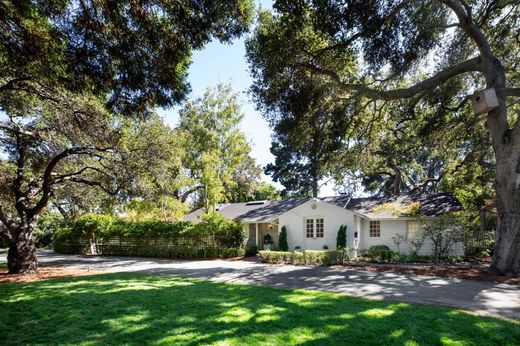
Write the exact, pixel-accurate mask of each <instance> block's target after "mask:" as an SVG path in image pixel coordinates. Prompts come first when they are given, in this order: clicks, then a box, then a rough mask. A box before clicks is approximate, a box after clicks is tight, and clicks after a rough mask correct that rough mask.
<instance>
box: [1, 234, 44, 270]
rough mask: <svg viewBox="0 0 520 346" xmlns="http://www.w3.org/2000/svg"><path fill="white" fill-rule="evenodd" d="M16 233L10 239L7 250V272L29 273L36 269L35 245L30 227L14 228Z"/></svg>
mask: <svg viewBox="0 0 520 346" xmlns="http://www.w3.org/2000/svg"><path fill="white" fill-rule="evenodd" d="M15 233H16V234H17V235H18V236H17V237H16V239H13V240H11V242H10V244H9V251H8V252H7V267H8V269H9V274H29V273H36V271H37V270H38V260H37V259H36V245H34V242H33V240H32V239H31V235H32V228H31V227H30V226H27V227H24V228H20V229H17V230H15Z"/></svg>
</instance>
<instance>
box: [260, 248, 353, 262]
mask: <svg viewBox="0 0 520 346" xmlns="http://www.w3.org/2000/svg"><path fill="white" fill-rule="evenodd" d="M258 257H259V258H260V260H261V261H262V262H264V263H286V264H296V265H298V264H300V265H301V264H305V265H335V264H343V262H344V251H337V250H335V251H323V250H306V251H303V252H299V251H294V252H288V251H259V253H258Z"/></svg>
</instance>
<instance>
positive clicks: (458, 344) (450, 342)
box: [440, 336, 464, 346]
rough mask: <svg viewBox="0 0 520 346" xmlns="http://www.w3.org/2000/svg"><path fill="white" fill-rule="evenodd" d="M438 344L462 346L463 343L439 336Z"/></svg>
mask: <svg viewBox="0 0 520 346" xmlns="http://www.w3.org/2000/svg"><path fill="white" fill-rule="evenodd" d="M440 342H441V344H443V345H447V346H464V343H463V342H461V341H458V340H453V339H452V338H450V337H447V336H441V337H440Z"/></svg>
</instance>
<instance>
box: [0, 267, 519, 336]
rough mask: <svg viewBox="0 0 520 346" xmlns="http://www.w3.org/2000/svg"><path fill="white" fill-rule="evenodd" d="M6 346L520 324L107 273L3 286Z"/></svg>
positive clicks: (468, 330) (491, 331) (445, 332)
mask: <svg viewBox="0 0 520 346" xmlns="http://www.w3.org/2000/svg"><path fill="white" fill-rule="evenodd" d="M0 311H2V313H1V314H0V335H2V338H3V342H2V343H4V344H28V343H30V344H35V343H40V344H56V343H60V344H61V343H67V344H80V343H85V344H131V345H141V344H185V345H196V344H211V343H220V342H223V341H224V340H225V341H227V342H228V343H232V344H233V343H234V344H255V343H257V344H260V343H261V344H265V343H272V344H282V345H286V344H307V345H314V344H400V345H401V344H405V343H407V342H411V343H412V344H413V343H414V342H416V343H418V344H442V343H446V344H449V343H453V342H461V343H463V344H475V345H477V344H478V345H482V344H500V345H504V344H511V345H514V344H518V343H520V324H518V323H515V322H510V321H504V320H496V319H491V318H483V317H477V316H473V315H470V314H467V313H463V312H459V311H456V310H450V309H446V308H435V307H426V306H417V305H409V304H405V303H395V302H382V301H367V300H364V299H361V298H352V297H345V296H339V295H332V294H328V293H318V292H304V291H290V290H282V289H273V288H269V287H255V286H240V285H229V284H223V283H214V282H208V281H198V280H191V279H186V280H183V279H175V278H171V277H161V276H144V275H136V274H112V275H101V276H92V277H83V278H75V279H65V280H52V281H46V282H38V283H28V284H12V285H4V286H1V287H0Z"/></svg>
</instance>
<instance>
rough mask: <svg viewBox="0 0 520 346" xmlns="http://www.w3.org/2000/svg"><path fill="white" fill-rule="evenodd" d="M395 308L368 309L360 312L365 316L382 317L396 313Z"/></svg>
mask: <svg viewBox="0 0 520 346" xmlns="http://www.w3.org/2000/svg"><path fill="white" fill-rule="evenodd" d="M394 312H395V311H394V310H391V309H369V310H366V311H362V312H360V313H359V314H360V315H361V316H365V317H375V318H382V317H388V316H391V315H393V314H394Z"/></svg>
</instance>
